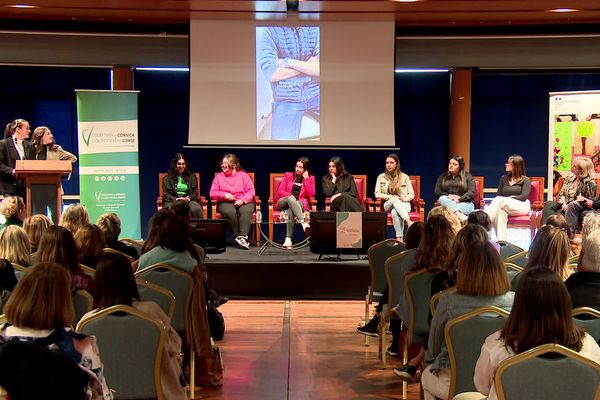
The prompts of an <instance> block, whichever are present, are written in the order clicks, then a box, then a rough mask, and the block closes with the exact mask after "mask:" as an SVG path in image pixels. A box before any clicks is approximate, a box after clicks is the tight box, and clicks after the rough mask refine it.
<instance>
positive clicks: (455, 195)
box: [435, 155, 475, 222]
mask: <svg viewBox="0 0 600 400" xmlns="http://www.w3.org/2000/svg"><path fill="white" fill-rule="evenodd" d="M435 195H436V196H438V201H439V202H440V205H442V206H444V207H448V208H449V209H450V211H452V212H453V213H455V214H456V215H457V216H458V218H459V219H460V220H461V222H464V221H466V219H467V215H469V214H470V213H471V212H472V211H473V210H474V209H475V204H473V197H474V196H475V181H474V180H473V177H472V176H471V174H470V173H468V172H467V171H465V159H464V158H463V157H462V156H458V155H457V156H454V157H452V158H451V159H450V161H449V162H448V171H447V172H444V173H443V174H441V175H440V176H439V178H438V180H437V182H436V184H435Z"/></svg>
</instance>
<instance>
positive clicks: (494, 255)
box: [456, 240, 510, 297]
mask: <svg viewBox="0 0 600 400" xmlns="http://www.w3.org/2000/svg"><path fill="white" fill-rule="evenodd" d="M509 290H510V282H509V281H508V275H507V273H506V268H505V267H504V264H503V263H502V259H501V258H500V255H499V254H498V251H497V250H496V248H495V247H494V246H493V245H492V244H491V243H490V242H489V241H488V240H486V241H474V242H471V243H470V244H468V245H467V247H465V249H464V251H463V252H462V254H461V256H460V257H459V259H458V274H457V276H456V292H457V293H459V294H464V295H468V296H485V297H491V296H499V295H501V294H504V293H506V292H508V291H509Z"/></svg>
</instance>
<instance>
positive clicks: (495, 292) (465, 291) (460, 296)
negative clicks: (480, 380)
mask: <svg viewBox="0 0 600 400" xmlns="http://www.w3.org/2000/svg"><path fill="white" fill-rule="evenodd" d="M513 298H514V292H511V291H510V283H509V281H508V276H507V275H506V269H505V267H504V264H503V263H502V260H501V259H500V255H499V254H498V252H497V251H496V249H495V248H494V246H493V245H492V244H491V243H489V242H488V241H485V242H473V243H471V244H469V245H468V246H467V247H466V248H465V249H464V252H463V253H462V254H461V256H460V258H459V260H458V275H457V277H456V292H455V293H448V294H447V295H445V296H442V297H441V298H440V301H439V303H438V305H437V308H436V310H435V313H434V314H433V318H432V320H431V329H430V331H429V346H428V350H427V354H426V355H425V359H426V361H433V363H432V364H431V365H429V366H428V367H427V368H426V369H425V371H423V374H422V376H421V383H422V385H423V391H424V398H425V400H433V399H435V398H436V397H437V398H439V399H447V398H448V391H449V389H450V358H449V356H448V349H447V347H446V341H445V339H444V327H445V325H446V323H447V322H448V321H449V320H451V319H452V318H455V317H458V316H460V315H463V314H465V313H467V312H469V311H471V310H474V309H476V308H479V307H485V306H496V307H500V308H503V309H505V310H507V311H510V309H511V307H512V303H513Z"/></svg>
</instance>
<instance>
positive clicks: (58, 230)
mask: <svg viewBox="0 0 600 400" xmlns="http://www.w3.org/2000/svg"><path fill="white" fill-rule="evenodd" d="M38 261H39V262H56V263H58V264H60V265H62V266H63V267H65V268H67V269H68V270H69V271H75V270H78V269H79V250H78V249H77V245H76V244H75V239H74V238H73V235H72V234H71V232H69V231H68V230H67V228H64V227H62V226H58V225H52V226H51V227H49V228H48V229H46V232H44V236H42V240H41V241H40V246H39V250H38Z"/></svg>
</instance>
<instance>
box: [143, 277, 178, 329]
mask: <svg viewBox="0 0 600 400" xmlns="http://www.w3.org/2000/svg"><path fill="white" fill-rule="evenodd" d="M135 283H136V284H137V288H138V293H139V295H140V300H142V301H153V302H155V303H156V304H158V306H159V307H160V308H161V309H162V310H163V311H164V313H165V314H166V315H167V317H169V320H171V319H173V313H174V312H175V296H174V295H173V293H171V291H170V290H168V289H165V288H163V287H160V286H158V285H155V284H154V283H152V282H148V281H145V280H143V279H136V280H135Z"/></svg>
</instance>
